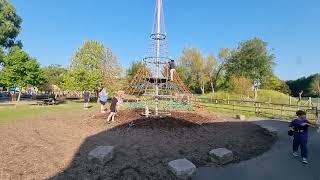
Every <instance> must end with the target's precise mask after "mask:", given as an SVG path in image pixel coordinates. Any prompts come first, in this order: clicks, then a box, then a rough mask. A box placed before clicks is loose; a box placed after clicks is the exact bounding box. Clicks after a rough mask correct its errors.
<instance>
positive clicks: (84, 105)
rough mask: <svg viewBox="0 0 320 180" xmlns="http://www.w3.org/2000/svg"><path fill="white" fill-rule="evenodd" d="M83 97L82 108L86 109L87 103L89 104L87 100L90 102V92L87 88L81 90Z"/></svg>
mask: <svg viewBox="0 0 320 180" xmlns="http://www.w3.org/2000/svg"><path fill="white" fill-rule="evenodd" d="M83 99H84V104H83V108H84V109H88V105H89V102H90V92H89V91H88V90H85V91H84V92H83Z"/></svg>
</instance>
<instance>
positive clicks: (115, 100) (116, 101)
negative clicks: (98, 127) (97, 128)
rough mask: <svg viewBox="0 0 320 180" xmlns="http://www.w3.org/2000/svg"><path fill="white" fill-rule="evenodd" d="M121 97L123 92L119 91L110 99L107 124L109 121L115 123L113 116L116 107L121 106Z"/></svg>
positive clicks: (116, 109)
mask: <svg viewBox="0 0 320 180" xmlns="http://www.w3.org/2000/svg"><path fill="white" fill-rule="evenodd" d="M122 96H123V92H121V91H119V92H118V93H117V95H116V96H115V97H113V98H112V99H111V105H110V114H109V116H108V119H107V122H109V121H110V120H111V122H114V121H115V116H116V113H117V111H118V106H120V105H121V104H122Z"/></svg>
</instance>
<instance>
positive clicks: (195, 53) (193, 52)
mask: <svg viewBox="0 0 320 180" xmlns="http://www.w3.org/2000/svg"><path fill="white" fill-rule="evenodd" d="M179 63H180V66H183V67H184V68H185V73H186V75H187V83H186V84H187V85H188V86H189V88H190V89H191V90H193V91H194V92H196V93H200V92H201V93H204V85H205V84H206V83H207V76H206V72H205V67H206V60H205V58H204V57H203V56H202V54H201V52H200V50H199V49H196V48H185V49H184V50H183V52H182V55H181V56H180V59H179Z"/></svg>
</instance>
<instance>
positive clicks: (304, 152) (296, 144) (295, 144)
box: [292, 139, 308, 158]
mask: <svg viewBox="0 0 320 180" xmlns="http://www.w3.org/2000/svg"><path fill="white" fill-rule="evenodd" d="M299 146H300V150H301V157H302V158H308V147H307V141H306V140H300V139H293V143H292V150H293V151H294V152H297V151H298V149H299Z"/></svg>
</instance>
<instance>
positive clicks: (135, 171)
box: [53, 110, 276, 180]
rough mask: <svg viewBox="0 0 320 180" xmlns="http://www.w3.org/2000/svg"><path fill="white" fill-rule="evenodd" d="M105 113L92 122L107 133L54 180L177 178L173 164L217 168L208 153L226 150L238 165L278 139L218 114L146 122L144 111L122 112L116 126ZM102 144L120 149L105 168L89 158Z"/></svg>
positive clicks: (87, 144)
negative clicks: (182, 162) (169, 166)
mask: <svg viewBox="0 0 320 180" xmlns="http://www.w3.org/2000/svg"><path fill="white" fill-rule="evenodd" d="M107 115H108V114H105V115H96V116H94V117H93V118H92V119H90V120H88V121H87V123H88V125H90V126H92V127H100V128H101V126H102V127H106V130H105V131H103V132H101V133H99V134H96V135H94V136H91V137H88V138H87V139H86V141H85V142H84V143H83V144H82V145H81V147H80V149H79V151H78V153H77V154H76V156H75V158H74V160H73V161H72V163H71V165H70V166H69V167H68V168H67V169H65V170H64V171H63V172H62V173H60V174H58V175H57V176H55V177H53V178H54V179H119V180H120V179H121V180H122V179H123V180H128V179H137V180H143V179H175V177H174V176H173V175H172V174H171V173H170V172H168V170H167V164H168V162H169V161H171V160H175V159H180V158H187V159H188V160H190V161H191V162H193V163H194V164H195V165H196V166H197V167H203V166H217V165H216V164H213V163H212V162H210V158H209V156H208V152H209V151H210V150H212V149H215V148H221V147H225V148H228V149H230V150H232V151H233V152H234V156H235V159H234V163H238V162H240V161H244V160H248V159H251V158H253V157H256V156H259V155H261V154H263V153H264V152H266V151H268V150H269V149H270V148H271V146H272V145H273V144H274V142H275V141H276V140H275V139H274V138H273V137H270V136H266V135H265V134H264V133H263V130H262V128H260V127H259V126H257V125H255V124H252V123H249V122H239V121H236V120H230V121H228V122H227V121H224V120H222V118H221V117H219V116H216V115H214V114H205V115H201V114H199V113H192V112H173V113H172V116H171V117H162V118H161V117H154V118H143V117H141V116H140V111H138V110H136V111H130V110H125V111H121V112H119V113H118V115H117V117H116V121H117V122H116V123H109V124H107V123H106V122H105V121H106V116H107ZM99 145H112V146H115V158H114V160H113V161H112V162H110V163H107V164H105V165H98V164H94V163H92V162H90V161H88V160H87V154H88V153H89V152H90V151H91V150H92V149H94V148H95V147H96V146H99Z"/></svg>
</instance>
